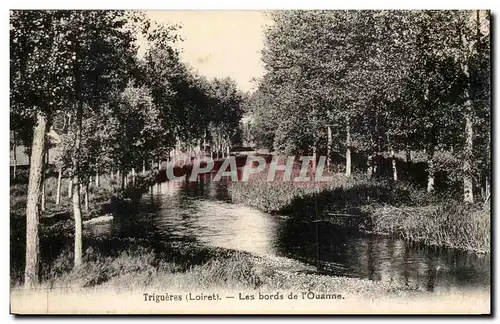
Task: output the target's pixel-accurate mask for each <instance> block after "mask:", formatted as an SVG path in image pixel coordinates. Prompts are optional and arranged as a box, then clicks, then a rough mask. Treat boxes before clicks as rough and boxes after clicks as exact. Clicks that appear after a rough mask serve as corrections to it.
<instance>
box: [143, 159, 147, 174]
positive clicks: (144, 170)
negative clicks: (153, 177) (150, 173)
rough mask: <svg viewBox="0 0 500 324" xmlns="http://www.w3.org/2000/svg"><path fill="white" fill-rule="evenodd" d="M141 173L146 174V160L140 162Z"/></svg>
mask: <svg viewBox="0 0 500 324" xmlns="http://www.w3.org/2000/svg"><path fill="white" fill-rule="evenodd" d="M142 173H146V160H142Z"/></svg>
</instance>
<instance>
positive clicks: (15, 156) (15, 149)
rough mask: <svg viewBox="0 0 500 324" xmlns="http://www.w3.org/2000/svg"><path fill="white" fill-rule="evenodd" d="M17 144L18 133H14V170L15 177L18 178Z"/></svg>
mask: <svg viewBox="0 0 500 324" xmlns="http://www.w3.org/2000/svg"><path fill="white" fill-rule="evenodd" d="M16 151H17V145H16V135H14V170H13V175H12V176H13V178H14V179H16V175H17V152H16Z"/></svg>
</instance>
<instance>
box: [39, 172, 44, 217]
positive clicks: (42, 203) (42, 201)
mask: <svg viewBox="0 0 500 324" xmlns="http://www.w3.org/2000/svg"><path fill="white" fill-rule="evenodd" d="M40 199H41V203H40V205H41V206H40V209H41V210H42V211H45V175H42V194H41V197H40Z"/></svg>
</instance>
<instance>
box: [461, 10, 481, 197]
mask: <svg viewBox="0 0 500 324" xmlns="http://www.w3.org/2000/svg"><path fill="white" fill-rule="evenodd" d="M477 21H479V17H477ZM460 38H461V41H462V50H463V51H462V52H463V57H462V63H461V68H462V72H463V73H464V76H465V82H466V87H465V88H464V99H465V102H464V110H465V143H464V164H463V171H464V202H466V203H473V202H474V192H473V183H472V163H473V153H472V150H473V136H474V134H473V125H472V117H473V110H472V101H471V97H470V92H469V88H470V86H471V83H470V74H469V65H468V61H469V53H468V49H469V41H468V40H467V38H466V37H465V33H463V32H460Z"/></svg>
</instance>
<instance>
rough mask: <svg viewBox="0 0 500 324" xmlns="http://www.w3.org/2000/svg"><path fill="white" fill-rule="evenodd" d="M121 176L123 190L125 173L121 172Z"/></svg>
mask: <svg viewBox="0 0 500 324" xmlns="http://www.w3.org/2000/svg"><path fill="white" fill-rule="evenodd" d="M121 175H122V189H125V172H121Z"/></svg>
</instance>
